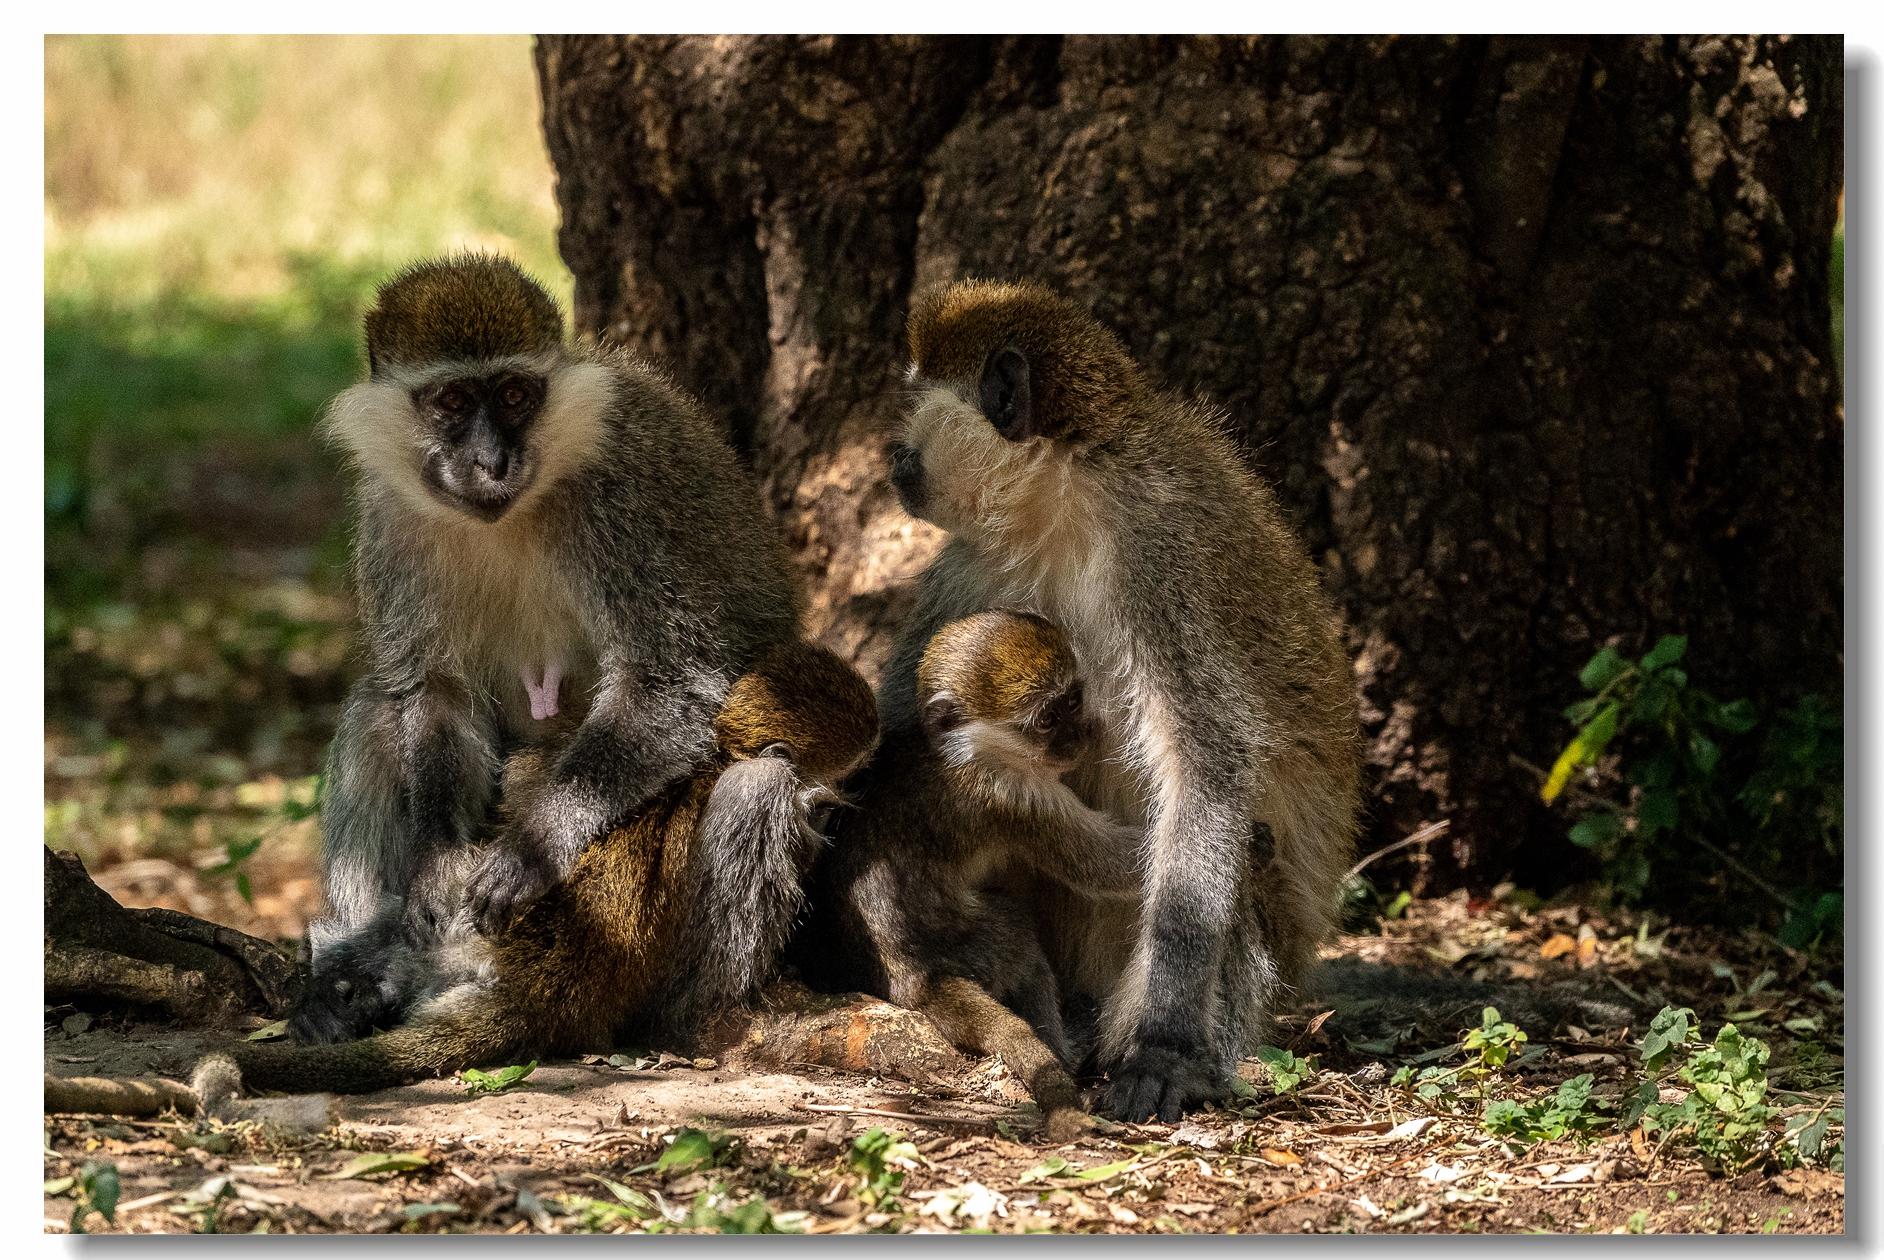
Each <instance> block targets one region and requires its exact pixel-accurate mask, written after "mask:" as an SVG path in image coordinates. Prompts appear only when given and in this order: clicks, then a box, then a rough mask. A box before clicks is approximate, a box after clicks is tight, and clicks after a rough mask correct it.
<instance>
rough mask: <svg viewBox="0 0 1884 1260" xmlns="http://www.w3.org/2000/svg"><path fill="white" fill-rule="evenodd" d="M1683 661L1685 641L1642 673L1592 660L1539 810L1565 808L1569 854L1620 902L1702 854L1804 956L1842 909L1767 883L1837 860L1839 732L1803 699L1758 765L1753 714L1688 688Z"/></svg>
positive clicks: (1837, 901)
mask: <svg viewBox="0 0 1884 1260" xmlns="http://www.w3.org/2000/svg"><path fill="white" fill-rule="evenodd" d="M1687 649H1688V640H1687V639H1686V637H1684V636H1682V635H1664V636H1663V637H1662V638H1661V639H1660V640H1658V641H1657V642H1656V644H1655V646H1654V647H1653V648H1651V649H1650V650H1649V651H1648V652H1647V653H1646V654H1644V655H1643V656H1642V658H1641V659H1640V660H1635V661H1631V660H1628V659H1626V658H1625V657H1623V656H1622V655H1621V654H1620V653H1618V652H1617V651H1616V650H1615V649H1614V648H1613V647H1605V648H1603V649H1602V651H1600V652H1598V653H1597V654H1596V655H1595V656H1594V657H1592V658H1591V659H1590V661H1589V662H1588V664H1586V665H1585V666H1584V667H1583V669H1582V671H1581V672H1580V673H1579V675H1578V678H1579V680H1580V681H1581V683H1582V685H1583V687H1584V690H1586V691H1588V692H1590V693H1591V694H1590V695H1589V696H1587V697H1585V698H1584V699H1582V700H1579V701H1577V702H1576V703H1575V704H1573V705H1571V706H1570V707H1569V708H1567V709H1565V710H1564V716H1565V717H1566V718H1568V719H1569V720H1570V721H1571V722H1572V723H1573V724H1574V725H1575V726H1576V728H1577V730H1576V734H1575V735H1574V736H1573V737H1572V738H1571V740H1570V742H1569V743H1568V744H1567V745H1565V747H1564V749H1563V751H1562V752H1561V753H1559V754H1558V756H1557V760H1556V763H1555V764H1554V765H1553V766H1552V767H1551V769H1550V771H1549V773H1548V775H1547V776H1546V778H1545V781H1544V785H1543V792H1542V795H1543V799H1544V800H1545V801H1546V802H1547V803H1550V802H1555V801H1557V800H1558V799H1559V798H1560V797H1564V796H1565V795H1566V794H1567V795H1568V799H1569V801H1570V803H1571V807H1572V814H1573V817H1574V819H1575V821H1574V822H1573V824H1572V826H1571V827H1570V831H1569V839H1570V841H1571V843H1572V844H1575V845H1578V846H1579V847H1581V848H1584V849H1588V850H1590V851H1591V852H1592V853H1594V854H1595V855H1596V857H1597V858H1598V859H1599V860H1600V861H1601V863H1602V866H1603V872H1604V877H1605V878H1606V879H1607V880H1608V882H1609V884H1610V886H1611V887H1612V888H1613V889H1614V890H1615V891H1616V892H1617V893H1618V894H1620V895H1621V896H1622V897H1623V898H1625V899H1627V900H1631V901H1634V900H1640V899H1641V898H1642V897H1643V896H1644V894H1645V893H1646V892H1647V890H1648V889H1649V886H1650V880H1651V878H1652V877H1653V876H1654V874H1655V872H1656V870H1657V869H1658V868H1660V869H1663V870H1670V869H1675V870H1679V869H1687V868H1691V867H1692V866H1693V858H1694V850H1695V849H1700V850H1702V851H1703V852H1707V853H1711V854H1712V855H1713V856H1714V857H1715V858H1716V859H1717V860H1718V861H1719V862H1720V863H1721V864H1722V865H1725V866H1727V867H1730V868H1733V869H1734V870H1735V871H1736V872H1737V873H1738V874H1739V876H1740V877H1741V878H1743V879H1745V880H1747V881H1749V882H1751V883H1754V884H1755V885H1757V886H1758V887H1760V888H1761V889H1763V890H1764V891H1766V892H1767V893H1769V894H1770V895H1771V896H1772V897H1773V898H1774V899H1775V900H1776V901H1778V902H1780V903H1782V904H1783V905H1784V906H1785V907H1786V910H1787V922H1786V927H1785V929H1784V930H1785V932H1786V934H1787V937H1788V939H1787V943H1788V944H1792V945H1795V946H1796V947H1797V946H1803V945H1809V944H1812V943H1814V942H1816V941H1817V940H1819V939H1821V938H1822V937H1823V936H1824V935H1825V934H1826V933H1827V932H1828V931H1835V930H1837V929H1838V928H1839V927H1840V926H1842V923H1843V909H1844V902H1843V897H1842V895H1841V894H1840V893H1837V892H1828V891H1826V890H1823V889H1814V888H1810V887H1806V888H1803V889H1800V890H1799V891H1797V892H1793V893H1788V892H1785V891H1782V890H1781V889H1780V888H1779V887H1777V886H1776V884H1775V882H1774V880H1778V882H1781V883H1784V882H1787V881H1786V880H1785V879H1783V878H1781V877H1779V876H1777V875H1775V874H1774V872H1778V871H1786V870H1793V869H1797V866H1798V863H1799V860H1800V856H1801V852H1802V851H1801V849H1800V847H1799V846H1801V845H1807V846H1809V847H1810V848H1811V849H1812V850H1813V851H1815V852H1820V853H1823V854H1824V855H1826V857H1827V858H1828V859H1835V858H1836V857H1837V855H1839V854H1841V853H1842V852H1843V844H1844V838H1843V817H1844V788H1843V779H1842V774H1843V759H1844V745H1843V720H1842V718H1840V717H1839V715H1838V714H1837V713H1835V712H1834V711H1833V710H1832V709H1831V707H1830V706H1829V705H1828V704H1827V703H1826V702H1825V701H1824V700H1822V699H1821V698H1819V697H1817V696H1807V697H1804V698H1803V699H1801V700H1800V701H1799V702H1798V703H1796V704H1795V705H1793V706H1792V707H1791V708H1788V709H1786V710H1784V711H1782V712H1781V713H1779V714H1778V715H1777V716H1775V717H1774V718H1773V719H1772V721H1771V722H1769V723H1768V726H1767V729H1766V731H1765V733H1764V737H1763V739H1762V740H1761V741H1760V743H1759V745H1758V752H1757V755H1756V753H1755V747H1754V745H1753V744H1752V743H1751V742H1750V741H1749V740H1747V739H1746V738H1745V737H1746V736H1748V735H1749V734H1750V733H1751V732H1753V731H1754V729H1755V727H1756V726H1757V725H1758V714H1757V712H1756V710H1755V708H1754V706H1753V703H1752V702H1751V701H1750V700H1745V699H1740V700H1733V701H1729V702H1725V703H1723V702H1721V701H1719V700H1717V699H1715V697H1714V696H1712V695H1711V694H1709V693H1708V692H1707V691H1705V690H1703V689H1701V688H1700V687H1697V686H1695V685H1694V684H1693V683H1692V682H1691V681H1690V680H1689V677H1688V673H1687V671H1686V670H1685V669H1683V668H1682V666H1681V662H1682V660H1683V658H1684V657H1685V656H1686V654H1687ZM1608 754H1614V756H1613V757H1612V758H1611V759H1610V761H1608V762H1605V760H1604V759H1605V757H1606V755H1608ZM1739 774H1746V775H1748V777H1747V778H1746V780H1745V782H1744V783H1743V785H1742V786H1741V787H1740V788H1739V789H1738V790H1735V789H1734V788H1733V786H1732V780H1733V779H1734V778H1735V777H1736V776H1737V775H1739ZM1821 865H1822V866H1826V867H1827V869H1829V865H1828V864H1827V863H1824V862H1822V863H1821ZM1762 872H1764V873H1762Z"/></svg>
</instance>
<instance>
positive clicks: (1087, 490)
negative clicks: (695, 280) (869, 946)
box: [882, 283, 1359, 1121]
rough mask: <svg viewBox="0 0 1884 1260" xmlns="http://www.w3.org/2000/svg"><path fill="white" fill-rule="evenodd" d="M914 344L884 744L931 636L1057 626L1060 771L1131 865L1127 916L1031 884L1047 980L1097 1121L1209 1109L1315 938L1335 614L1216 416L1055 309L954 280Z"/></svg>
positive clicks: (1011, 292)
mask: <svg viewBox="0 0 1884 1260" xmlns="http://www.w3.org/2000/svg"><path fill="white" fill-rule="evenodd" d="M909 345H910V356H911V359H912V363H911V368H910V381H911V384H912V386H913V388H914V390H915V398H914V401H913V403H912V405H911V408H910V411H909V415H908V420H907V424H906V427H905V431H904V434H903V439H902V444H901V446H900V447H899V448H898V450H897V451H896V453H895V456H894V459H893V467H892V479H893V481H894V483H895V485H896V489H897V492H898V494H899V496H900V497H901V499H902V501H903V504H904V506H905V507H906V508H907V509H908V510H909V511H910V512H911V513H912V514H913V515H916V516H920V517H922V518H924V519H925V520H929V521H931V522H933V523H935V524H937V525H939V526H941V527H942V528H944V529H946V530H948V531H949V532H950V534H951V538H950V541H949V543H948V545H947V546H946V547H945V548H944V549H943V551H942V554H941V555H940V556H938V557H937V559H936V561H935V563H934V564H932V565H931V566H930V568H929V570H928V571H927V572H926V573H925V574H924V575H923V579H922V584H921V589H922V596H921V602H920V604H919V606H918V609H917V612H916V614H915V616H914V617H913V618H912V619H911V621H910V623H909V624H908V625H906V626H905V627H904V629H903V632H902V635H901V637H900V639H899V645H898V648H897V651H896V653H895V655H894V657H893V659H892V662H891V665H890V668H889V671H888V673H887V674H886V677H885V680H884V689H883V695H882V704H883V710H884V724H885V730H886V736H890V737H893V734H894V732H895V731H896V730H898V729H900V728H902V727H906V726H909V725H912V724H915V723H917V722H919V721H920V714H919V712H918V670H917V665H918V662H919V661H920V660H921V657H922V653H923V650H924V645H925V644H926V643H927V642H928V641H929V638H930V636H931V635H932V634H933V633H934V632H935V630H936V628H937V627H939V626H941V625H943V624H944V623H945V622H949V621H952V620H955V619H957V618H960V617H963V616H965V615H968V614H970V613H974V612H977V611H980V610H983V609H987V608H992V607H996V606H1000V605H1018V606H1022V607H1027V608H1032V609H1034V610H1036V611H1038V612H1040V613H1043V614H1044V615H1046V616H1048V617H1050V618H1051V619H1052V620H1053V621H1054V622H1055V623H1057V624H1058V625H1059V626H1060V627H1061V628H1062V629H1063V630H1064V631H1065V632H1066V634H1067V636H1068V638H1069V639H1070V640H1071V642H1072V645H1073V649H1074V651H1075V653H1076V654H1077V656H1078V659H1079V662H1080V665H1081V667H1082V669H1083V671H1084V674H1085V677H1086V680H1087V707H1088V708H1089V709H1090V710H1091V711H1092V712H1093V713H1094V715H1095V717H1096V718H1097V720H1098V722H1099V724H1100V726H1101V729H1102V732H1103V735H1102V738H1101V744H1102V747H1103V750H1104V751H1103V755H1101V756H1098V757H1094V758H1091V759H1090V760H1089V761H1086V762H1083V763H1082V765H1081V766H1080V767H1079V768H1078V770H1077V771H1076V772H1075V773H1074V775H1073V776H1072V777H1071V778H1070V780H1069V781H1070V782H1071V783H1072V785H1073V786H1074V787H1075V788H1076V789H1077V790H1078V791H1079V792H1080V795H1081V796H1082V798H1084V799H1085V800H1086V801H1087V802H1088V803H1089V804H1091V805H1093V806H1094V807H1095V808H1098V809H1101V810H1104V811H1105V812H1107V813H1109V814H1111V815H1113V816H1114V817H1116V818H1118V819H1120V820H1121V821H1124V822H1127V823H1131V824H1143V825H1144V827H1145V828H1146V840H1145V850H1146V854H1147V871H1146V876H1145V882H1144V889H1143V896H1142V899H1141V900H1140V901H1138V902H1137V903H1134V904H1127V905H1125V906H1124V907H1122V908H1121V907H1120V906H1119V904H1118V903H1116V902H1105V901H1098V900H1094V899H1092V898H1090V897H1086V896H1083V895H1081V894H1079V893H1077V892H1076V891H1073V890H1070V889H1068V888H1067V887H1066V886H1065V885H1064V884H1061V883H1058V882H1056V881H1050V880H1039V881H1035V884H1034V886H1033V887H1032V888H1031V889H1030V890H1028V895H1031V896H1034V897H1036V898H1037V899H1038V902H1037V904H1036V906H1035V909H1036V911H1037V913H1038V914H1039V915H1040V916H1041V919H1042V922H1043V943H1044V944H1045V947H1046V948H1047V950H1048V952H1049V954H1050V955H1051V956H1052V958H1053V962H1054V967H1055V971H1056V972H1057V974H1058V976H1059V980H1060V984H1061V988H1062V991H1063V993H1064V994H1065V995H1066V996H1067V998H1068V999H1069V1000H1070V1001H1075V1002H1076V1001H1083V1002H1086V1003H1096V1004H1097V1005H1098V1008H1099V1030H1098V1031H1099V1037H1100V1059H1101V1062H1102V1065H1103V1066H1104V1067H1106V1068H1107V1070H1108V1071H1109V1073H1110V1077H1111V1083H1110V1086H1109V1088H1108V1092H1107V1095H1106V1102H1105V1109H1106V1110H1107V1111H1108V1112H1109V1113H1111V1114H1112V1115H1114V1116H1117V1117H1122V1118H1127V1119H1134V1120H1142V1119H1144V1118H1145V1117H1147V1116H1153V1115H1155V1116H1157V1117H1158V1118H1160V1119H1163V1120H1166V1121H1171V1120H1175V1119H1177V1118H1178V1117H1179V1115H1180V1114H1181V1112H1182V1110H1183V1108H1184V1107H1185V1106H1186V1105H1188V1104H1190V1103H1193V1102H1196V1101H1199V1100H1203V1099H1210V1098H1214V1097H1220V1096H1221V1095H1222V1094H1223V1092H1224V1091H1225V1090H1226V1089H1227V1087H1228V1083H1229V1078H1230V1076H1231V1074H1232V1072H1233V1071H1234V1068H1235V1064H1236V1061H1237V1059H1238V1058H1239V1057H1240V1056H1241V1055H1243V1054H1245V1053H1247V1052H1248V1051H1249V1050H1251V1049H1253V1048H1254V1045H1255V1041H1256V1039H1257V1038H1258V1037H1259V1036H1260V1035H1261V1033H1262V1031H1263V1025H1264V1023H1265V1021H1266V1019H1267V1016H1268V1012H1269V1009H1270V1007H1271V1005H1272V1003H1273V1001H1274V1000H1275V998H1276V995H1277V992H1278V989H1279V988H1280V987H1281V986H1283V985H1285V984H1289V983H1291V982H1292V981H1293V980H1294V979H1295V978H1297V977H1299V976H1300V975H1301V974H1302V973H1303V972H1304V971H1305V970H1306V969H1307V967H1308V966H1309V965H1310V964H1311V963H1312V962H1313V960H1314V955H1315V946H1316V944H1317V943H1318V942H1319V941H1320V940H1321V939H1322V938H1323V936H1324V935H1325V934H1326V933H1327V932H1328V930H1329V928H1330V927H1331V922H1332V918H1333V914H1334V909H1335V900H1336V891H1337V888H1338V885H1339V882H1340V879H1341V876H1342V873H1343V872H1344V870H1345V869H1346V864H1347V857H1348V852H1349V850H1350V848H1351V845H1352V835H1353V831H1354V817H1355V811H1356V808H1357V804H1358V799H1357V798H1358V778H1359V764H1358V763H1359V758H1358V727H1357V723H1356V717H1355V703H1354V695H1353V681H1352V673H1351V668H1350V666H1349V663H1348V661H1347V658H1346V656H1345V654H1344V652H1343V651H1342V648H1341V645H1340V642H1339V638H1338V635H1337V622H1336V618H1335V614H1334V612H1333V610H1332V608H1331V606H1330V604H1329V602H1328V600H1327V598H1326V597H1325V595H1324V594H1323V593H1322V591H1321V589H1320V586H1319V583H1318V581H1317V578H1316V574H1315V570H1314V567H1313V565H1312V564H1311V562H1310V561H1309V559H1308V556H1307V554H1306V553H1305V552H1304V550H1303V548H1302V546H1301V543H1300V542H1299V541H1298V540H1297V539H1296V538H1295V537H1294V536H1293V535H1292V534H1291V533H1290V531H1289V529H1288V527H1287V526H1286V525H1285V524H1284V523H1283V520H1282V517H1281V514H1280V512H1279V511H1278V509H1277V507H1276V504H1275V501H1274V498H1273V497H1272V495H1271V494H1270V492H1269V490H1268V489H1267V488H1266V487H1264V486H1263V485H1262V484H1261V482H1259V481H1258V480H1257V479H1256V478H1255V477H1254V476H1253V475H1252V474H1251V473H1250V472H1249V470H1248V469H1247V468H1246V467H1245V466H1244V464H1243V463H1242V461H1241V459H1240V458H1239V456H1238V453H1237V451H1236V448H1235V447H1234V445H1233V444H1232V443H1231V441H1230V440H1229V438H1228V437H1227V436H1226V435H1225V434H1224V432H1223V431H1222V428H1221V424H1220V422H1219V420H1218V419H1217V417H1216V416H1214V415H1213V414H1212V413H1211V412H1210V411H1209V410H1207V409H1206V408H1204V407H1202V406H1200V405H1196V404H1188V403H1184V402H1181V401H1179V400H1177V399H1174V398H1171V397H1169V396H1166V395H1163V394H1160V393H1157V392H1155V391H1154V390H1152V388H1151V387H1150V386H1149V385H1148V384H1147V383H1146V381H1145V379H1144V377H1143V376H1142V374H1141V373H1140V371H1139V369H1138V367H1137V365H1136V364H1134V363H1133V361H1132V360H1131V358H1130V356H1128V355H1127V354H1126V352H1125V350H1124V348H1123V347H1122V346H1121V345H1120V344H1119V342H1118V340H1117V338H1115V337H1114V336H1113V335H1112V334H1111V333H1110V332H1108V331H1107V330H1106V329H1104V328H1102V327H1101V326H1100V325H1099V324H1098V323H1097V322H1096V321H1094V320H1093V319H1092V318H1091V317H1090V316H1088V315H1087V314H1086V313H1085V312H1084V311H1082V310H1080V309H1079V308H1078V307H1076V306H1074V305H1073V304H1072V303H1070V302H1067V301H1065V300H1063V299H1061V298H1059V297H1057V296H1055V295H1054V294H1052V293H1049V292H1047V291H1046V290H1043V289H1040V288H1037V287H1033V286H1016V285H1005V284H987V283H965V284H957V285H953V286H950V287H948V288H947V289H945V290H941V291H937V292H932V293H930V294H929V295H927V296H926V297H924V298H923V299H922V300H921V301H919V302H918V304H917V305H916V307H915V309H914V310H913V311H912V312H911V315H910V319H909ZM1258 823H1263V824H1267V825H1268V833H1267V834H1273V837H1274V846H1275V848H1274V857H1273V859H1272V860H1271V861H1270V863H1269V865H1268V866H1267V868H1266V869H1265V870H1264V871H1263V872H1262V877H1261V878H1260V879H1256V878H1254V877H1253V875H1252V872H1251V862H1252V856H1251V849H1252V845H1251V843H1250V837H1251V836H1252V835H1253V834H1255V835H1258V836H1264V837H1265V838H1266V833H1264V832H1262V831H1261V830H1260V829H1258V828H1256V827H1255V824H1258Z"/></svg>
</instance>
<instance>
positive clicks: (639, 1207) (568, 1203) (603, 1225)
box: [556, 1173, 660, 1234]
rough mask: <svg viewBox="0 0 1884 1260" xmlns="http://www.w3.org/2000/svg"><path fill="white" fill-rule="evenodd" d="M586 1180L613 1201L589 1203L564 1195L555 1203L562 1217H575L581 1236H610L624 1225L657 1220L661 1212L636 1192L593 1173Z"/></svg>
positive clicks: (577, 1195) (579, 1198) (589, 1200)
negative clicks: (604, 1190)
mask: <svg viewBox="0 0 1884 1260" xmlns="http://www.w3.org/2000/svg"><path fill="white" fill-rule="evenodd" d="M588 1178H589V1180H590V1181H594V1182H597V1183H599V1184H600V1185H602V1186H603V1187H605V1188H606V1189H607V1190H608V1192H609V1193H610V1194H611V1195H613V1196H614V1201H613V1202H610V1201H609V1200H607V1199H591V1198H588V1197H586V1196H584V1195H579V1194H565V1195H562V1196H560V1197H559V1198H558V1199H557V1200H556V1202H557V1206H558V1207H560V1208H561V1209H562V1211H563V1213H564V1215H567V1216H573V1217H575V1218H576V1228H578V1229H580V1230H582V1231H583V1232H584V1233H589V1234H605V1233H610V1232H612V1231H614V1230H616V1229H619V1228H621V1227H622V1226H624V1225H628V1226H633V1225H638V1224H640V1223H641V1222H642V1221H645V1220H648V1219H650V1218H654V1217H658V1216H660V1210H659V1209H658V1208H656V1207H655V1206H654V1203H653V1202H652V1201H651V1200H650V1199H649V1198H648V1196H647V1195H645V1194H642V1193H641V1192H640V1191H639V1190H636V1189H634V1188H633V1187H630V1186H625V1185H623V1184H622V1183H621V1182H619V1181H610V1180H609V1179H608V1178H607V1177H603V1176H600V1175H598V1174H596V1173H589V1174H588Z"/></svg>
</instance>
